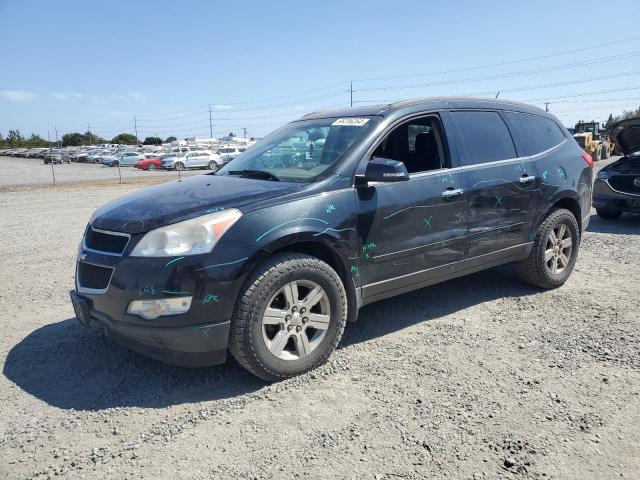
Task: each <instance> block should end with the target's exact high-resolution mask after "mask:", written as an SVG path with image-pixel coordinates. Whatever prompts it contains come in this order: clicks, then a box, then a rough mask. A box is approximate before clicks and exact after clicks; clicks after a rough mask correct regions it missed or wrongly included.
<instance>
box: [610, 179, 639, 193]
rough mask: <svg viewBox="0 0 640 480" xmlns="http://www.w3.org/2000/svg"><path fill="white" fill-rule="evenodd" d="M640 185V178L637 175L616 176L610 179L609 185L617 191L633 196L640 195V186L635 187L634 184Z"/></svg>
mask: <svg viewBox="0 0 640 480" xmlns="http://www.w3.org/2000/svg"><path fill="white" fill-rule="evenodd" d="M636 180H637V182H636V183H638V184H640V176H636V175H615V176H613V177H611V178H609V184H610V185H611V186H612V187H613V188H614V189H615V190H617V191H619V192H624V193H631V194H633V195H640V186H638V185H635V184H634V182H635V181H636Z"/></svg>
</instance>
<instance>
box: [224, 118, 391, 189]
mask: <svg viewBox="0 0 640 480" xmlns="http://www.w3.org/2000/svg"><path fill="white" fill-rule="evenodd" d="M377 118H378V117H344V118H337V119H336V118H322V119H316V120H305V121H299V122H292V123H289V124H288V125H285V126H284V127H282V128H280V129H279V130H276V131H275V132H273V133H272V134H270V135H268V136H267V137H265V138H264V139H262V140H261V141H260V142H258V143H256V144H255V145H254V146H253V147H251V148H250V149H248V150H246V151H245V152H243V153H241V154H240V155H239V156H238V157H236V158H235V160H232V161H231V162H229V163H228V164H227V165H226V166H225V167H223V168H222V169H220V170H219V171H218V173H217V174H216V175H228V174H229V172H237V171H243V170H262V171H266V172H269V173H271V174H273V175H275V176H276V177H278V178H280V179H282V180H283V181H290V182H312V181H314V180H315V179H317V178H319V177H320V176H321V175H323V174H324V173H326V172H327V171H328V170H329V169H330V168H331V167H332V166H333V165H334V164H336V163H337V162H338V161H340V160H341V159H342V158H343V157H344V155H345V154H346V153H347V152H349V150H351V148H352V147H353V146H354V145H355V144H356V143H357V142H358V141H360V140H361V139H362V138H363V137H364V135H365V134H366V133H367V132H368V131H370V130H371V129H372V128H373V126H374V125H375V124H376V123H377Z"/></svg>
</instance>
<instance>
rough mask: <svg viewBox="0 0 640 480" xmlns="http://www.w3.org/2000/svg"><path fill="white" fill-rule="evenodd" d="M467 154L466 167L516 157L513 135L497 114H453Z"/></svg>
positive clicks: (464, 162) (464, 161)
mask: <svg viewBox="0 0 640 480" xmlns="http://www.w3.org/2000/svg"><path fill="white" fill-rule="evenodd" d="M451 115H452V117H453V120H454V121H455V123H456V126H457V127H458V131H459V132H460V137H461V139H462V144H463V146H464V150H465V153H466V156H465V157H466V158H465V159H464V160H463V164H464V165H476V164H479V163H488V162H495V161H497V160H506V159H508V158H515V157H516V149H515V147H514V146H513V141H512V140H511V135H510V134H509V130H508V129H507V126H506V125H505V123H504V121H503V120H502V117H500V115H499V114H498V113H497V112H451Z"/></svg>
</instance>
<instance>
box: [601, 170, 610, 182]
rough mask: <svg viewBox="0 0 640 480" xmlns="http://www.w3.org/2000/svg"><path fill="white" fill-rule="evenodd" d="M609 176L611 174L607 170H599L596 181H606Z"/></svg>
mask: <svg viewBox="0 0 640 480" xmlns="http://www.w3.org/2000/svg"><path fill="white" fill-rule="evenodd" d="M610 176H611V173H610V172H609V171H607V170H600V171H599V172H598V180H607V179H608V178H609V177H610Z"/></svg>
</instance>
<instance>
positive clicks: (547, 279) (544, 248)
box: [516, 208, 580, 289]
mask: <svg viewBox="0 0 640 480" xmlns="http://www.w3.org/2000/svg"><path fill="white" fill-rule="evenodd" d="M561 226H564V228H565V233H564V234H563V237H562V238H563V239H566V238H570V239H571V243H570V245H569V246H568V247H567V246H566V245H567V243H566V241H563V243H562V245H563V246H562V247H560V244H559V243H555V242H554V240H553V237H552V236H551V234H552V232H553V234H554V237H555V235H556V234H557V233H558V230H559V229H560V227H561ZM560 231H561V230H560ZM559 240H562V239H559ZM579 247H580V231H579V229H578V222H577V220H576V217H574V216H573V213H571V212H570V211H569V210H566V209H564V208H561V209H557V210H554V211H552V212H551V213H550V214H549V215H548V216H547V218H546V219H545V220H544V222H542V224H541V225H540V226H539V227H538V229H537V230H536V236H535V238H534V240H533V249H532V250H531V254H530V255H529V257H528V258H526V259H525V260H522V261H520V262H518V263H516V271H517V272H518V275H519V276H520V278H521V279H522V280H523V281H525V282H526V283H528V284H530V285H533V286H535V287H540V288H545V289H551V288H558V287H560V286H562V285H563V284H564V282H566V281H567V279H568V278H569V275H571V272H572V271H573V267H574V265H575V263H576V258H577V257H578V250H579ZM569 249H570V250H569ZM556 252H557V253H556ZM550 254H551V255H552V256H551V258H550V259H549V260H547V259H548V258H549V255H550ZM556 255H558V256H556ZM562 255H564V256H562ZM554 264H555V267H556V271H555V272H554V271H553V270H554V268H553V267H554Z"/></svg>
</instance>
